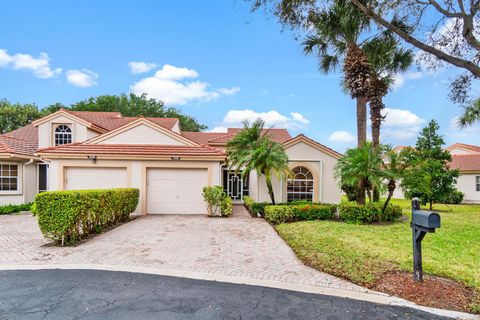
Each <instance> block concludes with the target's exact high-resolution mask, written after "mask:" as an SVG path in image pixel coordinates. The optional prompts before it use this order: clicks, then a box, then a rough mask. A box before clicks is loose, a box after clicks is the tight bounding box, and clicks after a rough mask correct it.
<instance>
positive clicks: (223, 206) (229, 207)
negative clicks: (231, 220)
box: [220, 196, 233, 217]
mask: <svg viewBox="0 0 480 320" xmlns="http://www.w3.org/2000/svg"><path fill="white" fill-rule="evenodd" d="M220 212H221V213H222V217H229V216H230V215H231V214H232V212H233V201H232V198H230V197H228V196H226V197H225V198H223V200H222V202H221V203H220Z"/></svg>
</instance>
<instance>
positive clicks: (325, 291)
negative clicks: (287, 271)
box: [0, 264, 480, 320]
mask: <svg viewBox="0 0 480 320" xmlns="http://www.w3.org/2000/svg"><path fill="white" fill-rule="evenodd" d="M51 269H63V270H75V269H77V270H78V269H80V270H103V271H122V272H132V273H144V274H152V275H161V276H170V277H178V278H189V279H195V280H206V281H217V282H226V283H233V284H244V285H251V286H261V287H268V288H275V289H283V290H290V291H298V292H305V293H313V294H322V295H328V296H334V297H341V298H348V299H353V300H361V301H367V302H372V303H378V304H383V305H390V306H400V307H407V308H413V309H417V310H421V311H425V312H429V313H432V314H435V315H438V316H444V317H450V318H454V319H462V320H463V319H465V320H480V316H476V315H473V314H469V313H464V312H457V311H450V310H443V309H436V308H430V307H423V306H419V305H417V304H415V303H413V302H410V301H407V300H404V299H401V298H397V297H394V296H390V295H388V294H385V293H381V292H359V291H352V290H345V289H335V288H328V287H319V286H310V285H303V284H295V283H287V282H280V281H272V280H261V279H253V278H245V277H234V276H224V275H215V274H209V273H200V272H191V271H181V270H172V269H156V268H143V267H128V266H116V265H99V264H50V265H0V271H7V270H51Z"/></svg>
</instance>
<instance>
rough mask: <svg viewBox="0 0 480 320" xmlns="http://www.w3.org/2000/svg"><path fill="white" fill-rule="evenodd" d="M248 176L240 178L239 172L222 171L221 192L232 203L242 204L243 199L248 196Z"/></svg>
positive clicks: (240, 173)
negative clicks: (222, 191)
mask: <svg viewBox="0 0 480 320" xmlns="http://www.w3.org/2000/svg"><path fill="white" fill-rule="evenodd" d="M248 189H249V183H248V176H245V177H242V172H241V171H235V170H229V169H224V170H223V190H224V191H225V193H226V194H227V195H228V196H229V197H230V198H232V200H233V202H234V203H243V197H244V196H248V191H249V190H248Z"/></svg>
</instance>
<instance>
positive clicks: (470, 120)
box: [458, 98, 480, 128]
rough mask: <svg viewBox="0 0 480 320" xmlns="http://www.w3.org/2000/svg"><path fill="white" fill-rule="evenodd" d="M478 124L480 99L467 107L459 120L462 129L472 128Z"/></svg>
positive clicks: (479, 119)
mask: <svg viewBox="0 0 480 320" xmlns="http://www.w3.org/2000/svg"><path fill="white" fill-rule="evenodd" d="M476 122H480V98H479V99H476V100H474V101H473V102H471V103H469V104H468V105H467V106H465V110H464V111H463V115H462V116H461V117H460V119H459V120H458V124H459V125H460V127H462V128H464V127H468V126H471V125H473V124H474V123H476Z"/></svg>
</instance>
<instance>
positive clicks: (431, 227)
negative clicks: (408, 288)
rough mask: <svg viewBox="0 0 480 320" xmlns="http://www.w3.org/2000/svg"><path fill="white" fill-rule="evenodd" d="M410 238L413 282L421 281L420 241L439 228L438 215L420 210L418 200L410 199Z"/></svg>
mask: <svg viewBox="0 0 480 320" xmlns="http://www.w3.org/2000/svg"><path fill="white" fill-rule="evenodd" d="M411 227H412V236H413V280H415V281H416V282H420V281H423V271H422V240H423V238H424V237H425V235H426V234H427V232H432V233H433V232H435V229H436V228H440V215H439V214H438V213H435V212H431V211H424V210H420V200H419V199H418V198H413V199H412V223H411Z"/></svg>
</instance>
